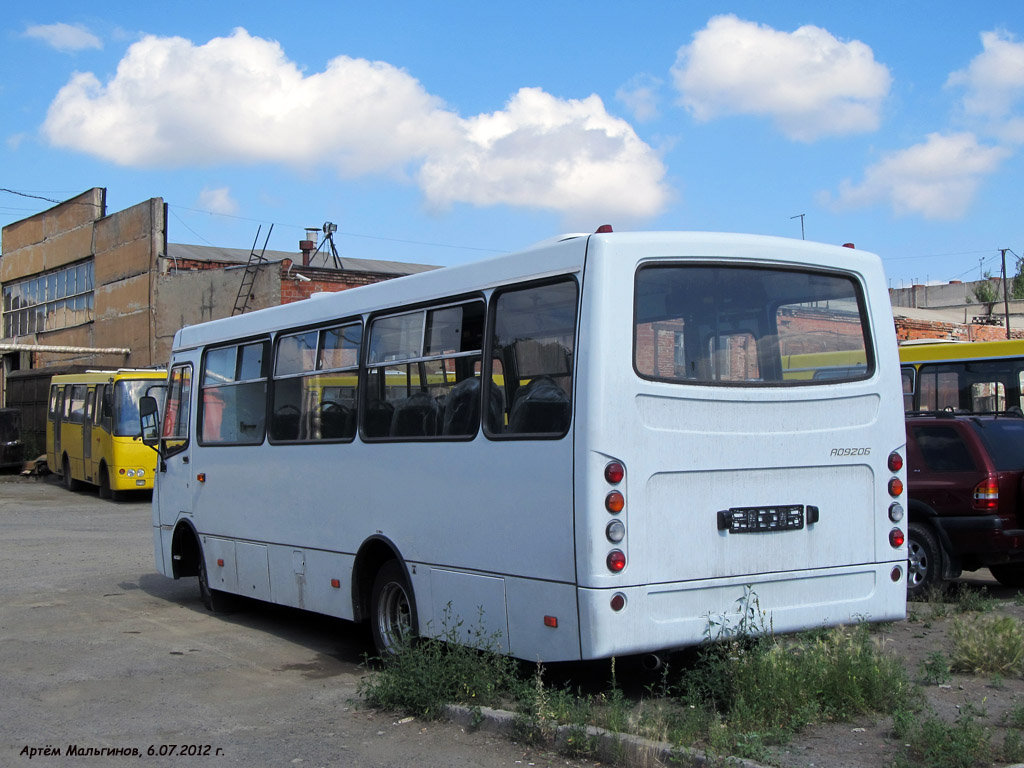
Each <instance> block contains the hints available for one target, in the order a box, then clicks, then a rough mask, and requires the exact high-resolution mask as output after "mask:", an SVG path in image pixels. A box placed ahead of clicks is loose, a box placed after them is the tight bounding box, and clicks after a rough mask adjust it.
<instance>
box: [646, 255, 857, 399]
mask: <svg viewBox="0 0 1024 768" xmlns="http://www.w3.org/2000/svg"><path fill="white" fill-rule="evenodd" d="M868 338H869V334H868V328H867V321H866V312H865V311H864V300H863V296H862V293H861V291H860V289H859V287H858V285H857V283H856V282H855V281H854V280H852V279H850V278H848V277H844V276H841V275H834V274H824V273H818V272H799V271H793V270H783V269H770V268H755V267H733V266H711V265H666V266H647V267H641V268H640V270H639V271H638V272H637V277H636V322H635V329H634V345H633V352H634V357H633V363H634V366H635V368H636V371H637V373H638V374H639V375H640V376H642V377H644V378H647V379H654V380H657V381H669V382H676V383H680V384H705V385H706V384H712V385H746V386H788V385H800V384H804V385H806V384H827V383H835V382H840V381H851V380H854V379H862V378H866V377H868V376H870V375H871V374H872V373H873V368H874V366H873V360H872V355H871V350H870V345H869V343H868Z"/></svg>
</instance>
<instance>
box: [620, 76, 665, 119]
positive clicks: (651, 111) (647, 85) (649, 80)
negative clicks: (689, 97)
mask: <svg viewBox="0 0 1024 768" xmlns="http://www.w3.org/2000/svg"><path fill="white" fill-rule="evenodd" d="M660 89H661V80H659V79H658V78H656V77H651V76H650V75H637V76H636V77H634V78H632V79H631V80H630V81H629V82H628V83H626V84H625V85H623V86H621V87H620V88H619V89H618V90H617V91H615V98H616V99H618V100H619V101H621V102H622V103H623V104H625V105H626V108H627V109H628V110H629V111H630V112H632V113H633V118H634V119H635V120H637V121H638V122H641V123H646V122H647V121H649V120H653V119H655V118H656V117H658V115H659V111H658V101H659V98H658V91H659V90H660Z"/></svg>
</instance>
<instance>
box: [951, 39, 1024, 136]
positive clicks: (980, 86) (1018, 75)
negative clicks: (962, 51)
mask: <svg viewBox="0 0 1024 768" xmlns="http://www.w3.org/2000/svg"><path fill="white" fill-rule="evenodd" d="M981 44H982V47H983V48H984V50H983V51H982V52H981V53H979V54H978V55H977V56H975V57H974V58H973V59H972V60H971V63H970V64H969V65H968V66H967V68H966V69H961V70H958V71H956V72H953V73H952V74H951V75H950V76H949V79H948V80H947V81H946V85H947V86H949V87H958V86H962V87H963V88H964V89H965V93H964V99H963V106H964V112H965V113H966V114H967V115H968V116H971V117H980V118H984V119H987V120H989V121H991V126H990V127H991V128H992V129H993V130H995V131H996V132H997V133H999V134H1001V135H1003V137H1004V138H1006V139H1007V140H1012V141H1017V142H1020V141H1024V125H1022V123H1024V118H1021V117H1020V116H1014V115H1013V111H1014V108H1015V107H1016V106H1017V103H1018V102H1019V101H1021V99H1022V98H1024V43H1018V42H1016V41H1015V40H1014V37H1013V35H1011V34H1009V33H1007V32H1004V31H1001V30H995V31H992V32H983V33H982V35H981Z"/></svg>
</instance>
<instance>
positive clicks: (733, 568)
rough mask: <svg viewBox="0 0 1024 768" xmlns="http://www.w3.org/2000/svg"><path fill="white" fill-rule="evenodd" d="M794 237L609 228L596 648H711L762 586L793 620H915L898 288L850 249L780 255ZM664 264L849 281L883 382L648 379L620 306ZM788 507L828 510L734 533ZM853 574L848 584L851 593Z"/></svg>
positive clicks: (579, 440)
mask: <svg viewBox="0 0 1024 768" xmlns="http://www.w3.org/2000/svg"><path fill="white" fill-rule="evenodd" d="M778 243H779V241H771V240H769V241H767V242H766V241H763V240H759V239H754V238H749V239H746V240H745V241H743V240H741V239H734V240H730V241H729V242H722V241H716V240H715V239H712V240H709V241H706V242H701V241H700V240H699V238H698V239H695V240H694V241H690V242H683V243H681V242H678V241H673V240H672V239H671V238H666V239H664V240H663V239H660V238H658V237H657V236H639V235H638V236H637V237H636V238H635V239H634V238H631V237H629V236H624V237H623V238H619V239H614V240H613V239H612V238H611V237H608V238H607V239H606V240H604V239H602V238H601V237H600V236H595V237H592V238H591V244H590V248H589V250H588V255H587V265H586V271H585V279H584V286H585V288H584V295H583V303H582V309H581V322H580V328H581V340H580V344H579V357H578V362H577V365H578V379H577V391H578V393H579V395H578V398H577V410H576V500H577V506H576V520H577V533H576V540H577V543H578V546H577V551H576V559H577V572H578V583H579V587H580V613H581V638H583V640H582V645H583V651H582V653H583V657H584V658H593V657H601V656H605V655H611V654H614V653H623V652H627V651H628V652H640V651H643V650H651V649H657V648H673V647H679V646H683V645H689V644H693V643H696V642H700V641H701V640H702V639H703V638H704V636H705V632H706V631H707V624H708V621H707V616H708V613H709V612H711V613H723V614H728V613H730V611H731V610H732V609H733V604H734V602H735V600H736V599H737V597H739V596H740V595H741V594H742V588H743V587H744V586H749V587H750V588H751V589H752V590H753V593H754V594H755V595H756V597H757V599H758V600H759V604H760V606H761V609H762V610H763V611H765V613H766V616H767V618H768V620H769V621H774V626H775V628H776V629H782V628H783V627H785V628H787V629H793V628H798V627H800V626H803V627H806V626H818V625H823V624H836V623H842V622H845V621H849V620H851V617H854V616H868V617H869V618H870V619H871V620H884V619H892V618H897V617H902V616H903V615H904V612H905V600H906V583H905V580H904V579H903V578H900V579H899V581H898V582H896V583H894V582H893V581H892V579H891V578H890V574H891V572H892V569H893V568H894V567H897V566H902V565H904V564H905V561H906V549H905V547H898V548H897V547H893V546H891V544H890V543H889V540H888V535H889V531H890V530H891V529H892V527H893V524H892V523H891V522H890V521H889V519H888V517H887V508H888V505H889V503H890V502H891V501H892V498H891V497H889V496H888V494H887V492H886V483H887V481H888V479H889V478H890V477H893V476H898V477H904V475H903V474H902V473H895V474H894V473H892V472H890V471H889V470H888V468H887V466H886V461H887V457H888V455H889V453H890V452H891V451H900V452H902V455H904V456H905V445H904V444H905V435H904V433H903V418H902V410H901V408H900V400H899V382H898V370H897V366H896V361H895V356H896V355H895V333H894V330H893V325H892V320H891V316H890V315H888V314H887V312H888V307H887V305H885V304H884V302H883V301H881V300H880V299H879V298H878V297H882V298H884V297H885V296H886V295H887V294H886V292H885V287H884V279H883V276H882V271H881V268H880V265H879V264H878V262H877V260H876V259H875V258H874V257H871V256H865V255H864V254H859V253H851V252H850V251H849V249H842V248H832V247H826V246H820V245H809V244H803V243H792V244H790V243H785V244H784V246H783V249H782V250H780V249H779V245H778ZM631 250H635V251H636V254H639V256H638V255H635V254H632V253H630V251H631ZM723 252H724V259H723V258H722V257H723ZM712 257H715V258H712ZM658 259H664V260H665V263H669V264H673V265H676V264H678V265H687V264H690V263H705V262H708V261H714V263H715V264H716V265H717V264H719V263H721V262H722V261H723V260H724V262H725V263H728V264H731V265H737V266H740V265H743V266H763V267H768V268H775V269H779V268H785V269H808V268H809V269H813V270H819V271H823V270H828V271H831V272H835V273H836V274H839V275H846V276H849V277H850V278H851V279H852V280H854V281H856V284H857V285H859V286H860V287H861V288H862V292H863V296H864V297H865V301H866V302H867V308H866V312H867V318H866V322H867V326H868V328H869V330H870V338H871V344H872V346H873V349H874V353H875V357H876V361H875V373H874V375H873V376H871V377H870V378H867V379H862V380H859V381H849V382H843V383H837V384H831V385H820V386H790V387H765V386H721V385H720V386H707V385H696V384H688V383H676V382H661V381H650V380H645V379H642V378H640V377H639V376H638V375H637V373H636V371H635V366H634V360H633V349H634V339H633V337H632V333H633V323H632V318H630V321H629V322H623V317H622V315H621V314H618V313H611V314H610V313H608V312H607V310H606V308H607V306H608V305H609V303H610V302H612V301H613V300H614V297H615V296H617V295H618V293H619V292H620V291H621V286H623V285H633V284H634V282H635V280H636V273H637V269H638V267H639V266H640V264H652V263H658ZM804 261H806V263H804ZM638 262H639V263H638ZM808 264H812V265H813V266H812V267H808ZM583 333H587V334H590V336H592V337H593V338H594V339H600V340H601V341H600V344H597V343H596V341H590V339H589V337H588V338H583V336H582V334H583ZM612 459H614V460H617V461H620V462H622V463H623V465H624V466H625V478H624V479H623V481H622V482H621V483H620V484H618V485H616V486H612V485H611V484H609V483H608V482H607V481H606V480H605V479H604V477H603V470H604V467H605V466H606V465H607V463H608V462H609V461H611V460H612ZM904 479H905V477H904ZM613 489H616V490H619V491H621V492H622V493H623V495H624V497H625V508H624V510H623V512H622V513H620V514H618V515H615V517H616V518H617V519H619V520H621V522H623V523H624V526H625V530H626V534H625V538H624V539H623V541H621V542H620V543H611V542H610V541H609V540H608V539H607V538H606V536H605V529H606V526H607V525H608V523H609V520H610V519H611V516H610V515H609V513H608V511H607V510H606V509H605V497H606V495H607V494H608V493H609V492H610V491H611V490H613ZM778 505H799V506H800V508H801V509H803V508H806V507H816V508H817V509H818V510H819V511H820V518H819V520H818V522H815V523H813V524H806V525H804V526H803V527H802V528H800V529H798V530H780V531H768V532H757V533H735V532H730V531H727V530H720V529H719V525H718V522H719V520H718V515H719V512H728V511H729V510H730V509H737V508H762V507H773V506H778ZM613 548H617V549H620V550H621V551H622V552H623V553H624V554H625V558H626V566H625V568H624V569H623V570H622V571H621V572H620V573H614V572H611V571H610V570H609V568H608V566H607V564H606V557H607V555H608V553H609V552H610V551H611V550H612V549H613ZM850 574H855V576H851V575H850ZM883 576H884V578H882V577H883ZM836 584H843V585H846V586H844V587H843V588H842V589H838V590H837V589H836ZM718 585H724V586H723V587H722V588H721V589H719V587H718ZM847 587H849V588H847ZM616 593H621V594H624V595H626V596H627V600H626V607H625V608H624V609H622V610H621V611H620V612H616V611H614V610H612V608H611V607H610V604H609V601H610V599H611V597H612V596H613V595H614V594H616ZM816 595H818V596H819V597H818V598H816V597H815V596H816ZM821 595H832V596H833V597H829V598H828V599H821V597H820V596H821ZM836 596H837V597H836ZM627 614H628V615H627ZM776 619H777V620H776ZM612 627H618V629H616V630H615V631H612ZM623 627H628V630H626V631H622V628H623ZM611 637H615V638H619V639H616V640H611V639H610V638H611ZM595 638H601V639H600V640H596V639H595ZM605 638H609V639H607V640H606V639H605ZM588 642H589V643H592V644H593V645H591V646H588Z"/></svg>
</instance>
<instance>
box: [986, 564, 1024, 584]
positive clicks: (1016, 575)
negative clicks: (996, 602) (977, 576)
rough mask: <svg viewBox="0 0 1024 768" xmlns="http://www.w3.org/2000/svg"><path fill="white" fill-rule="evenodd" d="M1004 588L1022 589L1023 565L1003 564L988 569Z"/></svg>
mask: <svg viewBox="0 0 1024 768" xmlns="http://www.w3.org/2000/svg"><path fill="white" fill-rule="evenodd" d="M988 569H989V570H990V571H992V575H993V576H995V578H996V581H998V582H999V583H1000V584H1002V585H1003V586H1004V587H1024V563H1004V564H1003V565H990V566H989V567H988Z"/></svg>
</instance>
